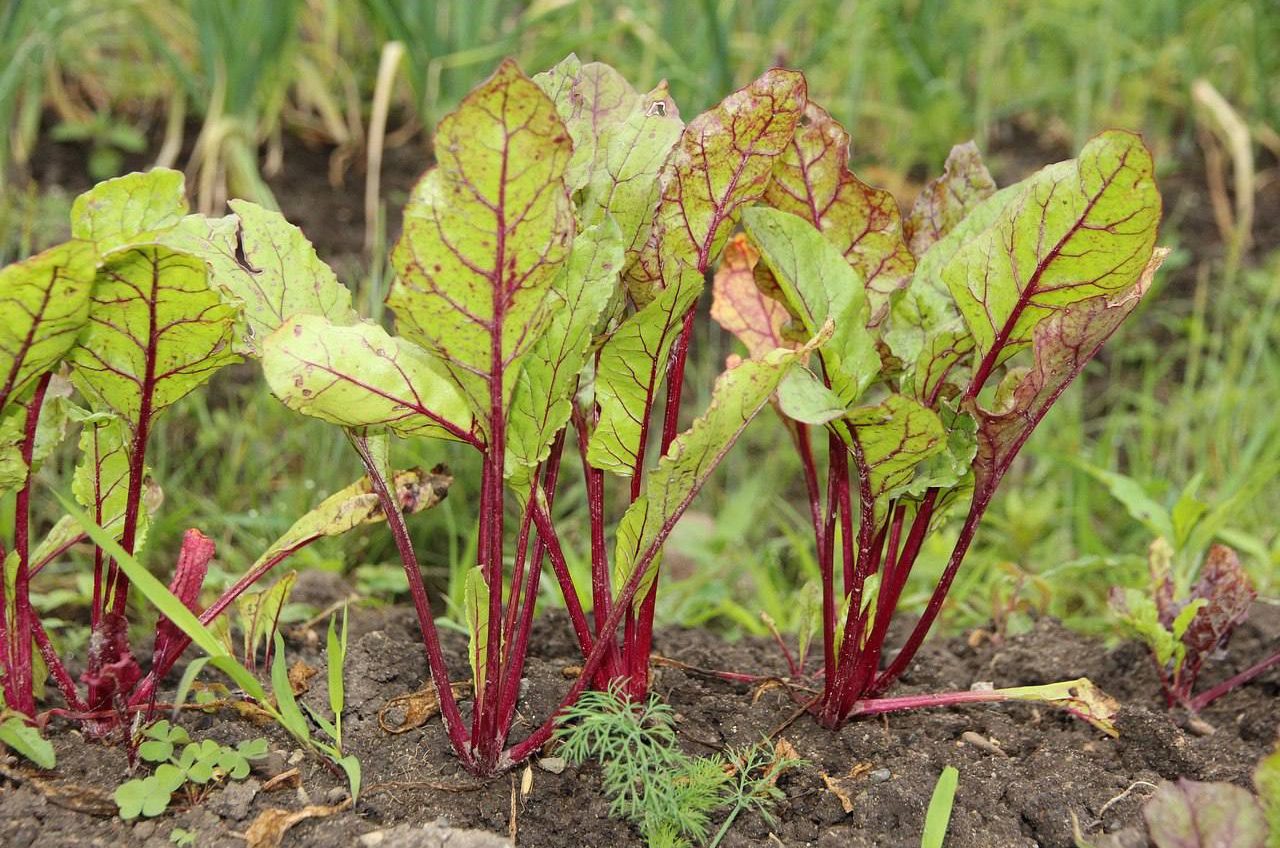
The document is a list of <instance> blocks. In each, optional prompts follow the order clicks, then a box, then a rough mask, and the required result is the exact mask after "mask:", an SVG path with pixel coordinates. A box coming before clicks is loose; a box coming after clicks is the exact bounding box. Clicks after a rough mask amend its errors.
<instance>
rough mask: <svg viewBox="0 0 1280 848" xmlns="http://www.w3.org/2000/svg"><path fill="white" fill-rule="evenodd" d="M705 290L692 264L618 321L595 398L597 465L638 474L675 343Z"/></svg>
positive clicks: (591, 455) (604, 351)
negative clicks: (649, 421) (652, 413)
mask: <svg viewBox="0 0 1280 848" xmlns="http://www.w3.org/2000/svg"><path fill="white" fill-rule="evenodd" d="M701 291H702V275H701V274H699V273H698V272H697V271H695V270H693V269H692V268H687V269H686V270H685V273H684V274H682V275H681V277H680V279H679V280H678V281H673V283H672V285H670V286H668V287H667V288H665V289H662V290H661V291H660V292H659V293H658V296H657V297H656V298H655V299H654V300H652V301H651V302H650V303H649V304H648V305H647V306H645V307H644V308H643V309H641V310H640V311H639V312H637V313H635V314H634V315H632V316H631V317H630V318H628V319H627V320H626V321H623V322H622V323H621V324H620V325H618V328H617V330H615V331H614V333H613V335H612V336H610V337H609V340H608V341H607V342H605V344H604V346H603V347H602V348H601V349H600V355H599V361H598V363H597V365H596V374H595V397H596V403H598V404H599V405H600V419H599V422H598V423H597V424H596V428H595V432H594V433H592V436H591V441H590V445H589V447H588V451H587V459H588V460H589V461H590V462H591V464H592V465H593V466H594V467H596V468H600V469H603V470H605V471H611V472H613V473H614V474H618V475H621V476H623V477H631V476H633V475H634V474H635V473H636V465H637V463H639V462H640V446H641V442H642V440H643V438H644V434H645V433H646V432H647V420H646V416H647V415H648V413H649V411H650V410H651V409H652V408H653V406H654V404H655V403H656V402H657V398H658V389H659V388H660V386H661V385H662V381H663V378H664V377H665V376H666V372H667V359H668V357H669V356H670V353H671V346H672V345H673V344H674V343H675V340H676V337H677V336H678V335H679V334H680V331H681V328H682V327H683V325H684V316H685V313H687V312H688V311H689V310H690V309H691V308H693V305H694V303H695V302H696V301H697V299H698V295H699V293H701Z"/></svg>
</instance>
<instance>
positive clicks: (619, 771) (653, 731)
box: [556, 688, 800, 848]
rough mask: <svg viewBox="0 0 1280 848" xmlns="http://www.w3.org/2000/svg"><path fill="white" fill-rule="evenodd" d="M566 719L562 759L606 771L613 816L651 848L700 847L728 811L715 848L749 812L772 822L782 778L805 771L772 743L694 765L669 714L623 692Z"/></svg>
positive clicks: (582, 702)
mask: <svg viewBox="0 0 1280 848" xmlns="http://www.w3.org/2000/svg"><path fill="white" fill-rule="evenodd" d="M561 715H562V721H563V726H562V727H561V728H560V729H559V730H558V731H557V732H556V738H557V739H558V740H559V741H560V742H561V748H560V752H561V754H562V755H563V756H564V757H565V759H567V760H568V761H570V762H572V763H583V762H585V761H587V760H594V761H596V762H597V763H599V765H600V771H601V775H602V778H603V783H604V791H605V794H606V795H607V796H609V798H610V806H609V813H610V815H612V816H614V817H615V818H621V819H626V820H627V821H630V822H631V823H632V824H634V825H635V826H636V827H637V828H638V829H639V830H640V833H641V835H642V836H643V837H644V839H645V841H646V842H647V844H648V845H650V846H651V848H663V846H671V847H672V848H674V846H687V845H690V844H692V843H693V842H697V843H701V842H702V841H703V840H705V839H706V838H707V834H708V832H709V828H710V823H711V817H712V816H713V815H714V814H716V813H717V812H719V811H721V810H727V811H728V813H727V815H726V817H725V820H724V822H723V823H722V825H721V826H720V828H719V829H718V830H717V832H716V834H715V836H714V837H713V838H712V839H711V840H710V842H707V843H706V844H707V845H708V846H709V848H714V846H716V845H719V844H720V842H721V840H723V839H724V836H725V834H726V833H728V831H729V828H730V827H731V826H732V825H733V822H734V821H735V820H736V819H737V817H738V816H739V815H740V814H741V813H743V812H748V811H754V812H757V813H759V814H760V815H761V816H763V817H764V818H765V820H766V821H770V820H771V816H772V813H771V812H770V810H769V807H770V806H771V805H772V804H773V803H775V802H776V801H779V800H781V799H782V798H784V797H785V795H784V794H783V792H782V790H781V789H779V788H778V786H777V780H778V777H779V776H780V775H781V774H782V773H783V772H784V771H786V770H788V769H790V768H794V767H795V766H797V765H799V764H800V763H799V760H796V759H795V758H793V757H789V756H785V755H781V754H779V753H777V752H775V751H774V749H773V747H772V746H771V745H769V744H768V743H759V744H756V745H742V746H738V747H734V748H730V749H728V750H727V751H726V752H725V753H724V754H723V755H716V756H712V757H691V756H689V755H688V754H686V753H684V751H682V750H681V749H680V745H679V743H678V742H677V740H676V734H675V715H674V713H673V712H672V710H671V707H670V706H668V705H667V704H664V703H662V702H661V701H659V700H658V699H657V697H655V696H652V695H651V696H649V697H648V698H647V699H645V700H636V699H632V698H629V697H627V696H626V695H625V694H624V693H623V692H622V691H621V690H620V689H618V688H614V689H610V690H605V691H592V692H585V693H583V695H582V697H581V698H579V699H578V701H577V702H576V703H575V704H573V705H572V706H570V707H567V708H566V709H565V710H564V711H563V712H562V713H561Z"/></svg>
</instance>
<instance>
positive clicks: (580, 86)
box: [533, 53, 640, 191]
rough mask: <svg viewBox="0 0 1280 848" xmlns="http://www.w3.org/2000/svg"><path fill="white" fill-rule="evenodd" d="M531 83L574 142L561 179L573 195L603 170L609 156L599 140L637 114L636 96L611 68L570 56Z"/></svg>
mask: <svg viewBox="0 0 1280 848" xmlns="http://www.w3.org/2000/svg"><path fill="white" fill-rule="evenodd" d="M533 81H534V82H535V83H537V84H538V87H539V88H541V89H542V90H543V91H544V92H546V94H547V96H548V97H550V98H551V99H552V100H553V101H554V102H555V104H556V111H557V112H558V113H559V114H560V119H561V120H562V121H564V125H565V128H566V129H567V130H568V131H569V137H570V138H571V139H573V156H572V157H570V159H569V166H568V168H567V170H566V172H565V180H566V182H568V184H569V187H570V188H571V189H573V190H575V191H576V190H578V189H580V188H582V187H584V186H586V185H588V184H589V183H590V182H591V181H592V177H593V175H594V174H595V172H596V171H597V170H598V169H599V168H600V167H602V163H603V161H604V158H605V154H606V151H607V147H605V146H604V145H602V144H601V140H602V138H603V137H604V136H605V134H606V133H607V132H608V131H609V130H610V129H611V128H613V127H616V126H617V125H618V124H620V123H622V122H623V121H624V120H626V119H627V118H628V117H630V116H631V115H632V114H633V113H634V112H635V111H636V110H637V108H638V107H639V106H640V95H639V94H638V93H637V92H636V90H635V89H634V88H632V87H631V83H629V82H627V80H626V78H625V77H623V76H622V74H620V73H618V72H617V71H616V70H615V69H614V68H612V67H610V66H609V65H606V64H605V63H603V62H588V63H587V64H585V65H584V64H582V62H581V61H580V60H579V59H578V57H577V55H575V54H572V53H571V54H569V55H568V56H566V57H565V58H564V59H563V60H561V61H560V63H559V64H557V65H556V66H555V67H554V68H552V69H550V70H548V71H544V72H542V73H540V74H537V75H535V76H534V78H533Z"/></svg>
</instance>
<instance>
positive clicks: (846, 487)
mask: <svg viewBox="0 0 1280 848" xmlns="http://www.w3.org/2000/svg"><path fill="white" fill-rule="evenodd" d="M806 118H807V120H806V122H805V123H804V125H803V126H802V127H801V128H800V129H798V130H797V131H796V133H795V137H794V139H793V141H792V143H791V145H790V146H789V147H788V149H787V151H786V152H785V153H784V154H783V155H782V156H781V157H779V158H778V160H777V161H776V163H775V166H774V170H773V174H772V181H771V183H770V185H769V188H768V189H767V190H766V192H765V195H764V202H765V205H763V206H758V207H755V208H752V209H747V210H745V211H744V212H743V213H742V223H743V228H744V230H745V235H744V236H741V237H739V238H737V239H735V240H734V241H733V242H732V243H731V244H730V246H729V249H728V251H727V258H726V260H725V262H724V263H723V265H722V266H721V269H720V271H719V273H718V274H717V276H716V281H715V286H714V290H715V303H714V305H713V308H712V315H713V317H715V318H716V319H717V320H718V321H719V322H720V323H721V325H722V326H724V327H725V328H726V329H728V330H729V331H731V332H733V333H734V334H735V335H736V336H737V337H738V338H739V339H740V340H741V341H742V342H743V344H745V345H746V348H747V351H748V353H749V355H751V356H756V355H759V353H760V352H761V351H764V350H769V349H772V348H773V347H775V346H779V345H782V346H785V345H787V344H789V343H792V342H790V340H791V339H795V338H801V337H805V336H806V334H812V332H813V330H814V328H816V327H818V326H820V325H821V324H823V323H824V322H827V321H834V323H835V327H836V331H835V333H834V334H833V335H832V336H831V337H830V338H829V339H828V340H827V341H826V342H824V343H823V344H822V345H821V346H820V347H819V348H818V350H817V351H816V352H815V353H814V354H813V355H812V356H811V357H810V358H809V366H810V367H811V369H812V370H802V369H797V370H796V371H794V372H793V373H792V374H791V375H790V376H789V377H788V378H787V380H786V381H785V382H784V383H783V384H782V387H781V390H780V392H779V395H778V400H777V404H776V405H777V408H778V410H779V412H780V413H781V415H782V417H783V419H784V420H785V421H786V423H787V426H788V428H789V430H790V431H791V434H792V436H793V439H794V441H795V444H796V446H797V448H798V450H799V452H800V456H801V459H802V461H803V467H804V475H805V484H806V489H807V492H808V499H809V507H810V513H811V518H812V521H813V528H814V534H815V537H816V541H817V548H818V555H819V556H818V558H819V563H820V566H821V574H822V582H823V585H822V595H823V606H822V632H823V660H824V661H823V670H824V681H823V690H822V693H821V695H820V696H819V697H818V698H817V699H815V701H813V702H812V704H811V705H810V706H811V709H812V711H813V712H814V713H815V714H816V716H817V718H818V720H819V721H820V722H821V723H822V724H824V725H826V726H828V727H833V728H835V727H839V726H840V725H841V724H842V723H843V722H844V721H845V720H847V719H848V718H849V717H850V716H854V715H860V714H869V713H876V712H883V711H887V710H892V709H906V708H910V707H916V706H925V705H930V704H934V705H941V704H945V703H960V702H966V701H977V700H1001V699H1002V698H1006V697H1010V696H1015V697H1018V698H1020V699H1021V698H1031V699H1034V698H1036V697H1042V698H1048V699H1050V700H1054V701H1058V702H1060V703H1062V704H1064V705H1065V706H1067V707H1068V708H1069V709H1073V710H1075V711H1077V712H1080V713H1081V714H1084V715H1086V716H1091V715H1092V716H1093V717H1094V718H1097V719H1105V716H1103V715H1100V714H1099V713H1103V712H1105V707H1104V706H1103V704H1102V702H1101V701H1100V700H1098V699H1097V697H1096V693H1095V690H1093V688H1092V686H1091V685H1090V684H1089V683H1088V681H1083V680H1082V681H1073V682H1071V683H1069V684H1058V685H1056V686H1054V687H1045V688H1042V689H1037V687H1029V688H1026V689H1019V690H1005V691H999V690H997V691H993V692H992V691H989V692H961V693H954V694H952V695H931V696H920V697H908V698H883V697H882V695H883V693H884V692H885V691H886V690H887V689H888V688H889V686H891V685H892V684H893V682H894V681H895V680H897V679H898V677H899V675H901V674H902V672H903V671H904V670H905V669H906V668H907V665H908V664H909V663H910V662H911V659H912V657H914V656H915V653H916V651H917V649H918V648H919V647H920V644H921V643H922V642H923V640H924V637H925V635H926V634H927V633H928V631H929V628H930V627H931V626H932V624H933V622H934V619H935V618H936V617H937V615H938V612H939V610H940V609H941V607H942V603H943V601H944V599H945V598H946V595H947V590H948V589H949V587H950V586H951V583H952V581H953V580H954V578H955V575H956V572H957V570H958V569H959V568H960V565H961V562H962V561H963V559H964V556H965V553H966V552H967V551H968V549H969V545H970V544H971V543H972V541H973V537H974V533H975V532H976V530H977V528H978V524H979V522H980V520H981V519H982V515H983V513H984V512H985V510H986V508H987V505H988V504H989V503H990V501H991V497H992V495H993V494H994V493H995V490H996V487H997V486H998V485H999V483H1000V481H1001V479H1002V478H1003V477H1004V475H1005V473H1006V472H1007V471H1008V469H1009V467H1010V466H1011V465H1012V463H1013V460H1014V458H1015V457H1016V456H1017V453H1018V450H1019V449H1020V448H1021V447H1022V445H1023V443H1025V442H1026V440H1027V438H1028V436H1030V434H1031V431H1032V430H1033V429H1034V428H1035V426H1036V425H1037V424H1039V423H1040V421H1041V419H1042V418H1043V417H1044V415H1045V413H1046V412H1047V411H1048V409H1049V407H1050V406H1052V404H1053V403H1054V401H1056V400H1057V399H1058V397H1059V396H1060V395H1061V394H1062V392H1063V391H1064V390H1065V389H1066V387H1067V385H1068V384H1069V383H1070V382H1071V380H1072V379H1074V378H1075V377H1076V375H1078V374H1079V373H1080V372H1081V371H1082V370H1083V369H1084V367H1085V365H1086V364H1087V363H1088V362H1089V360H1090V359H1092V358H1093V356H1094V355H1095V354H1096V353H1097V352H1098V350H1099V349H1100V348H1101V346H1102V345H1103V343H1104V342H1105V341H1106V340H1107V339H1108V338H1109V337H1110V336H1111V334H1112V333H1113V332H1115V330H1116V329H1117V328H1118V327H1119V326H1120V324H1121V322H1122V321H1123V320H1124V319H1125V318H1126V317H1127V316H1128V315H1129V314H1130V313H1132V311H1133V310H1134V308H1135V307H1136V306H1137V305H1138V303H1139V302H1140V300H1141V298H1142V296H1143V294H1145V292H1146V291H1147V289H1148V287H1149V286H1150V284H1151V279H1152V276H1153V274H1154V272H1155V270H1156V269H1157V268H1158V267H1159V265H1160V263H1161V261H1162V260H1163V258H1164V255H1165V251H1163V250H1160V249H1157V248H1155V238H1156V230H1157V227H1158V225H1159V221H1160V196H1159V194H1158V192H1157V191H1156V186H1155V182H1154V180H1153V178H1152V162H1151V156H1150V154H1149V153H1148V152H1147V150H1146V148H1145V147H1144V146H1143V145H1142V142H1141V140H1140V139H1139V138H1138V137H1137V136H1135V135H1133V134H1130V133H1125V132H1107V133H1104V134H1102V135H1100V136H1098V137H1096V138H1095V139H1093V140H1092V141H1090V142H1089V143H1088V144H1087V145H1086V146H1085V148H1084V150H1083V151H1082V152H1081V154H1080V157H1079V158H1078V159H1076V160H1073V161H1069V162H1062V163H1059V164H1057V165H1052V166H1050V167H1048V168H1045V169H1044V170H1042V171H1040V172H1039V173H1037V174H1035V175H1034V176H1032V177H1030V178H1028V179H1027V180H1025V181H1023V182H1021V183H1019V184H1017V185H1015V186H1011V187H1009V188H1006V189H1004V190H1002V191H998V192H997V191H996V190H995V184H994V182H993V181H992V179H991V177H990V175H989V174H988V173H987V171H986V168H985V167H984V166H983V165H982V164H981V162H980V160H979V158H978V155H977V152H976V150H975V149H974V148H973V146H972V145H965V146H962V147H957V148H956V149H955V150H953V151H952V155H951V157H950V158H949V159H948V161H947V167H946V172H945V173H944V175H943V176H942V177H941V178H939V179H938V180H936V181H935V182H934V183H932V184H930V185H928V186H926V187H925V189H924V191H923V193H922V194H921V196H920V199H919V200H918V201H917V203H916V206H915V208H914V209H913V210H912V212H911V214H910V215H909V216H908V217H907V219H906V220H905V221H902V220H901V219H900V216H899V213H898V211H897V208H896V205H895V203H894V201H893V199H892V198H891V197H890V196H889V195H888V194H887V193H886V192H883V191H878V190H876V189H873V188H870V187H868V186H866V185H864V184H863V183H861V182H860V181H859V180H858V179H857V178H856V177H854V176H853V175H852V174H851V173H850V172H849V170H848V168H847V165H846V160H847V149H848V142H849V137H848V134H847V133H845V131H844V130H843V128H841V127H840V125H839V124H837V123H836V122H835V121H834V120H833V119H832V118H831V116H830V115H828V114H827V113H826V112H824V111H822V110H821V109H820V108H819V107H817V106H816V105H813V104H810V105H809V107H808V110H807V112H806ZM819 424H821V425H825V429H826V431H827V439H826V442H827V450H826V455H827V470H826V479H825V482H824V480H823V479H822V477H821V475H820V471H819V455H818V453H817V452H816V451H815V449H814V445H813V442H814V433H813V427H814V425H819ZM966 501H967V503H968V507H967V512H966V514H965V518H964V523H963V525H962V526H961V529H960V533H959V537H958V539H957V540H956V543H955V545H954V548H953V550H952V553H951V556H950V559H949V561H948V563H947V566H946V569H945V571H944V572H943V574H942V577H941V578H940V580H939V581H938V583H937V586H936V587H935V589H934V591H933V594H932V597H931V598H930V599H929V602H928V605H927V606H926V608H925V610H924V613H923V615H922V616H921V617H920V619H919V621H918V622H917V623H916V624H915V626H914V627H913V629H912V630H911V631H910V635H909V636H908V637H907V640H906V643H905V644H904V645H903V646H902V647H901V648H900V649H899V650H898V652H897V653H896V655H894V656H893V657H892V659H891V660H890V661H889V662H888V664H887V667H883V668H882V662H881V661H882V657H883V655H884V651H885V647H886V639H887V635H888V632H889V625H890V622H891V621H892V619H893V616H894V612H895V609H896V607H897V604H898V600H899V598H900V597H901V594H902V590H903V587H904V586H905V585H906V582H907V578H908V576H909V575H910V573H911V569H912V566H913V565H914V564H915V561H916V558H917V556H918V555H919V553H920V550H921V548H922V546H923V544H924V541H925V538H926V535H927V534H928V533H929V532H930V531H931V530H932V529H935V528H936V527H937V526H938V524H939V520H940V516H941V515H942V514H943V512H944V511H945V510H946V509H948V508H949V507H951V506H953V505H957V504H961V503H964V502H966Z"/></svg>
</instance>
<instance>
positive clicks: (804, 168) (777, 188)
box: [764, 103, 916, 326]
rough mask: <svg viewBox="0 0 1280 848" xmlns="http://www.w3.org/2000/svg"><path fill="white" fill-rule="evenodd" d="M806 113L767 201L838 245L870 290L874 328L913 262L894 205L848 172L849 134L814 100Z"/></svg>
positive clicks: (779, 160) (779, 165) (777, 166)
mask: <svg viewBox="0 0 1280 848" xmlns="http://www.w3.org/2000/svg"><path fill="white" fill-rule="evenodd" d="M804 116H805V118H806V120H805V121H804V122H802V123H801V124H800V125H799V126H798V127H797V128H796V131H795V135H794V137H793V138H792V139H791V143H790V144H788V145H787V148H786V149H785V150H784V151H783V152H782V154H781V155H780V156H779V157H778V158H777V159H776V160H775V161H774V163H773V180H772V181H771V182H770V183H769V187H768V190H767V191H766V192H765V194H764V201H765V203H767V204H769V205H770V206H772V207H773V208H775V209H781V210H783V211H784V212H790V213H791V214H793V215H798V216H799V217H801V218H804V219H805V220H806V221H808V222H809V223H810V224H812V225H813V226H815V227H817V228H818V229H819V230H821V231H822V234H823V235H824V236H826V238H827V239H828V240H829V241H830V242H831V243H832V244H834V245H835V246H836V249H837V250H839V251H840V253H841V254H842V255H843V256H844V257H845V259H846V260H847V261H848V262H849V264H850V265H852V266H853V268H854V270H856V271H857V272H858V276H859V277H861V278H862V281H863V284H864V285H865V286H866V288H867V301H868V303H869V304H870V312H869V314H868V320H869V322H870V323H871V324H872V325H873V326H874V325H876V324H879V323H880V321H881V320H883V318H884V316H885V314H886V313H887V312H888V311H889V298H890V296H891V295H892V294H893V293H894V292H895V291H897V290H898V289H901V288H902V287H903V286H905V285H906V284H907V283H908V281H910V279H911V272H912V271H913V270H914V269H915V264H916V263H915V259H914V257H912V255H911V251H910V250H908V249H907V245H906V243H905V242H904V241H903V239H902V219H901V215H900V213H899V212H898V204H897V201H895V200H894V199H893V195H892V194H890V193H889V192H887V191H884V190H882V189H877V188H872V187H871V186H869V185H867V184H866V183H864V182H862V181H861V180H859V179H858V178H857V177H855V176H854V175H853V174H852V172H850V171H849V167H848V162H849V134H848V133H847V132H845V129H844V127H842V126H840V124H839V122H837V121H836V120H835V118H833V117H831V115H830V114H829V113H828V112H827V111H826V110H825V109H823V108H822V107H821V106H819V105H817V104H816V103H809V104H807V105H806V106H805V111H804Z"/></svg>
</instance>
